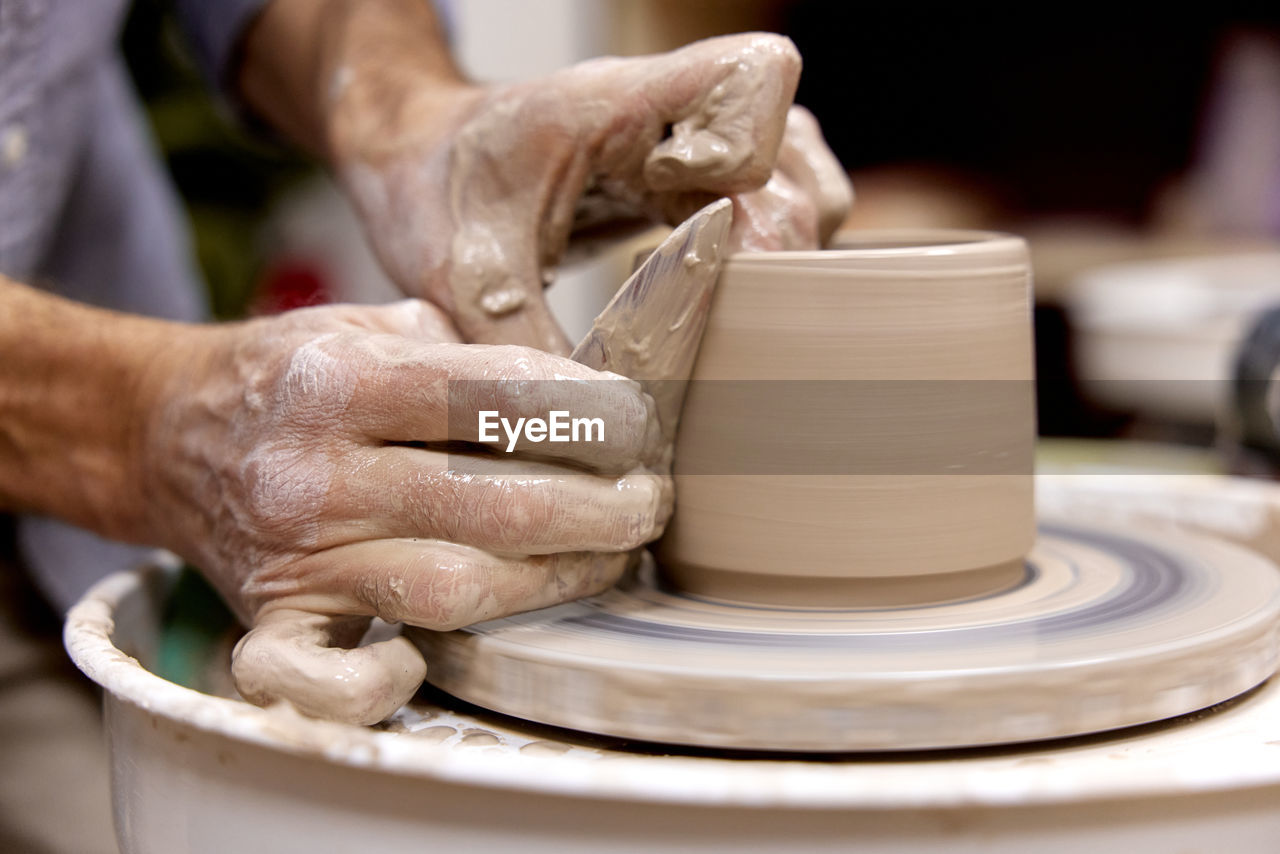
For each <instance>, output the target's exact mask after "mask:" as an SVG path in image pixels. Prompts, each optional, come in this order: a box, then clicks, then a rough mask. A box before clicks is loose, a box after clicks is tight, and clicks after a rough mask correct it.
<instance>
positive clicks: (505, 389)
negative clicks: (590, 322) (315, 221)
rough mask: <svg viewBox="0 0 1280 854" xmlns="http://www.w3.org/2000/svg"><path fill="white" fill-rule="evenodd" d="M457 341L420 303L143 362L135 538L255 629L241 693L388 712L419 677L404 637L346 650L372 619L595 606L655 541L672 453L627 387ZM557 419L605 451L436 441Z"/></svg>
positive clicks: (538, 356)
mask: <svg viewBox="0 0 1280 854" xmlns="http://www.w3.org/2000/svg"><path fill="white" fill-rule="evenodd" d="M456 342H457V335H456V332H455V331H454V330H453V329H452V328H451V326H450V325H449V323H448V321H447V320H446V319H445V318H444V317H443V315H442V314H441V313H440V312H439V311H438V310H436V309H434V308H433V307H432V306H430V305H428V304H426V303H423V302H420V301H416V300H409V301H405V302H401V303H397V304H394V305H391V306H384V307H378V308H366V307H354V306H333V307H326V308H317V309H308V310H303V311H297V312H293V313H291V314H288V315H284V316H281V317H278V318H272V319H262V320H256V321H251V322H248V323H242V324H234V325H226V326H220V327H208V328H199V329H192V330H191V331H190V332H189V333H188V334H186V335H185V336H183V338H182V339H180V340H179V341H178V342H176V343H175V344H174V346H173V352H171V353H170V354H169V358H167V359H165V360H164V363H163V365H157V366H156V367H155V368H154V369H153V375H152V376H150V377H149V378H148V381H147V387H146V399H148V400H150V401H152V402H153V403H152V406H153V408H154V410H155V415H154V416H153V417H152V418H151V419H150V421H149V422H148V424H147V425H146V429H145V431H144V432H143V433H142V436H141V440H140V447H139V449H138V454H137V459H138V460H140V461H141V462H140V465H142V466H143V471H142V475H141V476H140V478H139V480H140V482H141V484H142V491H143V494H144V496H145V499H146V508H147V510H146V512H147V513H148V514H149V518H148V519H147V520H146V524H145V526H144V527H145V528H146V529H147V530H150V531H153V532H163V535H164V537H165V542H164V543H163V545H166V546H168V547H169V548H171V549H173V550H174V551H176V552H178V553H179V554H181V555H182V556H183V557H185V558H187V559H188V560H190V561H191V562H193V563H195V564H196V565H198V566H200V567H202V568H203V570H204V572H205V573H206V575H207V576H208V577H209V578H210V580H211V581H212V582H213V583H214V585H215V586H216V587H217V588H218V590H219V591H220V592H221V593H222V595H223V596H224V597H225V598H226V600H227V601H228V602H229V603H230V604H231V606H232V607H233V608H234V610H235V611H236V612H237V614H238V615H239V617H240V618H241V619H242V620H243V621H244V622H245V624H246V625H249V626H252V627H253V628H252V630H251V631H250V632H249V633H248V634H247V635H246V636H245V638H244V639H243V640H242V641H241V642H240V644H239V646H238V647H237V649H236V654H235V660H234V664H233V673H234V676H235V679H236V684H237V686H238V688H239V690H240V692H241V694H242V695H243V696H244V697H245V698H246V699H248V700H250V701H252V702H255V703H259V704H265V703H268V702H271V701H274V700H278V699H288V700H290V701H291V702H292V703H293V704H294V705H295V706H297V707H298V708H299V709H300V710H302V711H303V712H305V713H308V714H311V715H315V716H320V717H329V718H337V719H342V720H347V721H351V722H355V723H366V724H367V723H373V722H376V721H379V720H382V719H383V718H385V717H386V716H387V715H388V714H390V713H391V712H393V711H394V710H395V709H397V708H399V707H400V706H401V705H402V704H403V703H404V702H405V701H407V700H408V698H409V697H410V696H411V695H412V694H413V692H414V691H415V690H416V689H417V687H418V685H419V684H420V683H421V681H422V678H423V676H424V673H425V669H426V668H425V665H424V663H423V661H422V659H421V657H420V655H419V654H418V652H417V651H416V650H415V649H414V648H413V647H412V645H411V644H410V643H409V642H408V641H407V640H405V639H403V638H396V639H394V640H391V641H387V642H383V643H378V644H373V645H370V646H367V647H363V648H359V649H346V648H343V647H349V646H352V645H353V644H354V643H355V642H356V641H357V640H358V639H359V637H360V636H361V634H362V633H363V632H364V630H365V629H366V628H367V626H368V623H369V618H370V617H372V616H379V617H382V618H384V619H386V620H390V621H404V622H407V623H411V624H413V625H417V626H423V627H426V628H430V629H439V630H446V629H452V628H456V627H459V626H463V625H467V624H470V623H473V622H477V621H481V620H487V619H492V618H496V617H499V616H503V615H507V614H511V613H515V612H518V611H524V610H529V609H533V608H541V607H545V606H549V605H552V604H556V603H558V602H561V601H565V600H568V599H573V598H576V597H580V596H584V595H589V594H592V593H595V592H598V591H601V590H604V589H606V588H607V587H609V586H610V585H612V584H613V583H614V582H615V581H616V580H617V579H618V577H619V576H620V575H621V573H622V572H623V570H624V568H625V565H626V563H627V561H628V555H627V554H626V552H628V551H629V550H631V549H634V548H636V547H637V546H639V545H641V544H643V543H645V542H647V541H649V540H651V539H653V538H655V537H656V536H658V535H659V533H660V532H661V529H662V526H663V525H664V524H665V521H666V518H667V516H668V514H669V512H670V504H671V487H670V483H669V481H668V479H667V478H665V477H659V476H658V475H656V474H652V473H650V472H648V471H647V470H646V469H645V468H644V466H645V465H646V463H648V462H650V461H653V460H656V459H659V458H660V457H661V456H662V453H663V448H661V447H660V446H661V442H662V440H661V438H660V435H659V431H658V428H657V423H656V419H655V418H654V417H653V411H652V407H653V402H652V400H651V399H649V398H648V397H647V396H646V395H644V394H642V393H641V392H640V391H639V388H638V386H637V385H636V384H634V383H633V382H631V381H630V380H626V379H624V378H622V377H619V376H616V375H613V374H605V373H598V372H595V371H592V370H590V369H588V368H585V367H583V366H581V365H579V364H577V363H575V362H571V361H569V360H567V359H563V358H560V357H557V356H553V355H550V354H547V353H542V352H539V351H535V350H531V349H527V348H523V347H491V346H477V345H466V344H460V343H456ZM463 380H471V381H476V382H474V383H465V384H464V383H460V382H459V381H463ZM556 380H559V381H556ZM451 384H452V385H451ZM552 408H554V409H564V410H568V411H569V412H571V413H573V414H575V415H578V414H583V415H588V416H600V417H603V418H604V419H605V420H606V430H605V433H604V439H605V441H602V442H599V443H591V444H585V443H566V444H554V445H553V444H548V443H541V444H532V443H529V442H522V443H521V444H520V445H519V447H518V450H519V451H521V452H523V455H524V458H523V459H519V458H517V456H508V455H507V454H505V453H502V452H497V453H492V454H477V455H474V456H459V451H458V450H457V446H456V444H455V445H450V446H449V447H448V448H444V447H440V445H442V444H443V443H444V442H445V441H453V442H455V443H456V442H457V441H458V440H464V441H466V440H469V441H475V439H476V437H477V419H476V412H477V410H479V409H493V410H498V411H499V412H501V413H502V415H503V416H504V417H508V418H510V419H512V420H513V421H514V419H515V418H516V417H520V416H542V417H545V416H546V413H547V411H548V410H549V409H552ZM437 443H439V444H437ZM503 444H504V445H505V439H504V442H503ZM535 451H536V452H538V453H539V454H540V457H539V458H536V459H531V455H532V453H533V452H535Z"/></svg>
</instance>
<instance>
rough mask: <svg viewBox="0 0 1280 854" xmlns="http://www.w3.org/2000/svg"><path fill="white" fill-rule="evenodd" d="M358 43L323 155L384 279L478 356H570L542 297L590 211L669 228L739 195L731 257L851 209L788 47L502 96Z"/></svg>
mask: <svg viewBox="0 0 1280 854" xmlns="http://www.w3.org/2000/svg"><path fill="white" fill-rule="evenodd" d="M348 41H349V42H350V43H349V44H346V49H345V51H337V52H335V53H336V55H337V56H338V57H339V58H337V59H334V60H333V62H332V72H331V73H332V80H333V83H332V86H331V87H330V88H331V92H332V94H331V96H330V100H329V103H328V104H327V107H326V115H327V119H326V127H327V134H328V152H329V156H330V158H331V160H332V163H333V165H334V168H335V170H336V172H337V173H338V174H339V176H340V177H341V179H342V180H343V182H344V184H345V186H346V187H347V188H348V190H349V193H350V195H351V197H352V198H353V199H354V201H355V204H356V206H357V208H358V209H359V210H360V212H361V214H362V217H363V219H364V222H365V224H366V229H367V231H368V234H369V236H370V238H371V240H372V242H373V244H374V247H375V249H376V250H377V252H378V254H379V256H380V258H381V260H382V261H383V264H384V266H385V267H386V268H387V270H388V271H389V272H390V274H391V276H392V277H393V278H394V279H395V280H396V281H397V282H398V283H399V284H400V285H401V286H402V287H403V288H405V289H406V291H407V292H409V293H410V294H414V295H420V296H424V297H426V298H428V299H430V300H431V301H433V302H434V303H435V304H436V305H438V306H440V307H442V308H443V309H444V310H445V311H447V312H448V313H449V314H450V315H451V317H452V318H453V320H454V321H455V323H456V324H457V327H458V328H459V329H460V330H461V332H462V334H463V335H464V337H465V338H466V339H467V340H471V341H481V342H515V343H522V344H528V345H531V346H536V347H539V348H542V349H544V350H548V351H551V352H560V353H565V352H568V344H567V342H566V341H565V338H564V336H563V334H562V333H561V331H560V330H559V328H558V327H557V326H556V324H555V322H554V320H553V319H552V317H551V315H550V313H549V312H548V309H547V307H546V304H545V303H544V301H543V299H542V288H543V286H544V283H545V282H546V281H547V280H548V277H549V276H550V274H551V271H552V270H553V268H554V266H555V265H556V263H557V261H558V260H559V258H560V257H561V255H562V253H563V251H564V249H565V247H566V244H567V241H568V239H569V236H570V233H571V231H572V230H573V228H574V226H575V217H576V216H580V214H581V213H582V212H583V211H584V210H592V211H595V212H596V214H597V215H598V212H599V211H600V210H601V209H604V210H605V211H608V212H609V213H610V214H613V213H617V214H629V215H631V216H636V215H640V216H645V217H650V218H657V219H665V220H667V221H668V222H671V223H676V222H680V221H681V220H683V219H685V218H686V217H687V216H689V215H690V214H691V213H693V212H694V211H695V210H697V209H698V208H699V207H701V206H702V205H704V204H706V203H707V202H708V201H710V200H711V199H713V198H715V197H718V196H724V195H730V196H732V197H733V198H734V199H735V201H736V202H737V204H738V207H739V222H738V225H737V227H736V228H735V230H734V233H733V235H731V242H732V240H736V241H737V243H738V245H740V246H742V247H747V248H755V249H761V248H816V247H817V246H818V244H819V242H820V241H822V240H825V239H826V237H828V236H829V235H830V234H831V233H832V232H833V231H834V230H835V228H836V226H838V225H839V223H840V222H841V221H842V220H843V219H844V217H845V215H846V214H847V212H848V209H849V205H850V204H851V202H852V188H851V186H850V185H849V182H848V179H847V178H846V177H845V174H844V172H843V170H842V169H841V167H840V165H839V163H838V162H837V161H836V159H835V157H834V156H833V155H832V154H831V152H830V150H829V149H828V148H827V146H826V144H825V142H824V141H823V140H822V136H821V133H820V131H819V129H818V126H817V122H816V121H814V119H813V117H812V116H811V115H810V114H809V113H808V112H807V111H804V110H802V109H799V108H791V106H790V105H791V100H792V97H793V95H794V92H795V87H796V82H797V80H798V77H799V74H800V56H799V53H798V52H797V51H796V49H795V46H794V45H793V44H792V43H791V42H790V41H789V40H788V39H786V38H784V37H782V36H777V35H771V34H760V33H751V34H742V35H736V36H726V37H722V38H717V39H710V40H707V41H703V42H698V43H695V44H692V45H690V46H688V47H685V48H682V49H680V50H677V51H674V52H671V53H668V54H662V55H656V56H649V57H640V58H629V59H617V58H607V59H598V60H591V61H588V62H584V63H581V64H578V65H575V66H572V67H570V68H568V69H566V70H563V71H561V72H557V73H555V74H552V75H550V76H548V77H545V78H542V79H539V80H535V81H532V82H524V83H519V84H513V85H504V86H496V87H492V88H479V87H473V86H469V85H466V84H462V83H460V82H459V83H457V84H456V85H452V86H449V85H442V84H441V83H440V79H439V76H438V73H437V74H436V76H432V75H430V74H428V73H426V72H423V74H421V75H416V74H414V73H413V71H412V69H406V68H405V66H406V65H407V64H409V63H408V62H407V61H406V60H405V59H404V53H403V52H398V51H394V50H382V51H376V50H371V49H366V50H364V51H360V50H359V48H360V46H361V42H360V40H359V39H357V38H352V39H349V40H348ZM365 47H366V48H368V47H369V46H368V45H365ZM435 71H436V72H438V69H436V70H435ZM419 78H421V82H417V83H415V80H418V79H419ZM775 167H776V168H775ZM584 198H585V199H587V203H586V204H584V201H583V200H584Z"/></svg>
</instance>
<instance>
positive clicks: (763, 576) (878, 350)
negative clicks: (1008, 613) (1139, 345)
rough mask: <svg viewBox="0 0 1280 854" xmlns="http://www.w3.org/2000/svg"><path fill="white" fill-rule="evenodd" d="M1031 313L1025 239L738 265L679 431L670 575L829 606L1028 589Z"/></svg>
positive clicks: (859, 247) (964, 238) (862, 235)
mask: <svg viewBox="0 0 1280 854" xmlns="http://www.w3.org/2000/svg"><path fill="white" fill-rule="evenodd" d="M1030 310H1031V279H1030V269H1029V262H1028V256H1027V250H1026V245H1025V243H1024V242H1023V241H1022V240H1021V239H1020V238H1017V237H1012V236H1009V235H1003V234H996V233H991V232H978V231H956V230H924V231H919V230H917V231H893V232H849V233H845V234H843V235H841V236H840V237H839V238H838V242H837V246H836V248H834V249H829V250H824V251H818V252H774V253H756V254H741V255H736V256H734V257H732V258H730V259H729V260H728V261H727V262H726V263H725V265H724V268H723V271H722V272H721V275H720V282H719V285H718V287H717V290H716V294H715V298H714V303H713V306H712V311H711V316H710V320H709V322H708V324H707V329H706V333H705V336H704V338H703V341H702V346H701V349H700V351H699V353H698V360H697V363H696V365H695V368H694V373H693V381H692V382H691V383H690V385H689V388H688V393H687V397H686V399H685V407H684V412H683V415H682V419H681V424H680V433H679V436H678V437H677V442H676V456H675V477H676V495H677V501H676V513H675V516H674V518H673V519H672V521H671V524H670V526H669V527H668V531H667V534H666V536H665V538H664V539H663V541H662V542H661V544H660V548H659V552H658V554H659V560H660V563H661V564H662V565H663V567H664V572H665V574H666V575H667V577H668V578H669V580H670V581H671V582H672V583H674V584H676V585H678V586H679V587H681V588H683V589H685V590H688V591H690V592H695V593H702V594H705V595H710V596H715V597H720V598H730V599H741V600H745V601H756V602H760V601H766V602H775V603H790V604H799V605H814V606H823V605H835V604H841V605H844V604H848V603H849V601H848V600H852V601H853V602H854V603H858V602H861V603H864V604H881V603H889V604H892V603H897V602H899V601H902V600H904V599H905V600H908V601H919V600H921V599H931V598H942V599H947V598H954V597H955V596H962V595H971V594H972V593H973V592H974V591H975V590H980V589H983V588H990V587H993V586H999V585H1000V584H1002V583H1005V582H1006V581H1009V580H1011V579H1012V578H1013V577H1014V576H1015V575H1016V574H1017V573H1019V572H1020V571H1021V569H1020V567H1021V558H1022V557H1023V556H1024V555H1025V554H1026V552H1027V551H1028V549H1029V548H1030V547H1031V544H1032V541H1033V538H1034V535H1035V518H1034V507H1033V500H1032V487H1033V482H1032V481H1033V449H1034V440H1035V388H1034V374H1033V357H1032V338H1031V316H1030ZM920 576H932V578H923V579H920V578H917V577H920ZM904 578H910V579H912V581H911V584H910V586H909V587H904V586H903V584H902V579H904ZM852 582H857V583H852Z"/></svg>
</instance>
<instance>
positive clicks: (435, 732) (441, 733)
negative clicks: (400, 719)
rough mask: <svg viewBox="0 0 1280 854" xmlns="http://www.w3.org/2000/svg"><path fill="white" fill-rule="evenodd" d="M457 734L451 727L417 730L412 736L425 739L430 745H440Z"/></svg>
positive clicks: (431, 727)
mask: <svg viewBox="0 0 1280 854" xmlns="http://www.w3.org/2000/svg"><path fill="white" fill-rule="evenodd" d="M457 734H458V731H457V730H456V729H454V728H453V727H451V726H429V727H427V728H426V729H422V730H418V731H417V732H415V733H414V734H413V735H414V737H415V738H423V739H426V740H427V741H429V742H431V743H432V744H440V743H441V742H443V741H445V740H446V739H448V738H452V737H453V736H455V735H457Z"/></svg>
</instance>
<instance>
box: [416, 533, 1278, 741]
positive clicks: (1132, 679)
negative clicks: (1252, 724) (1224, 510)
mask: <svg viewBox="0 0 1280 854" xmlns="http://www.w3.org/2000/svg"><path fill="white" fill-rule="evenodd" d="M413 636H414V638H415V641H416V642H417V643H418V644H419V645H420V646H422V647H423V648H424V651H425V653H426V654H427V657H428V661H429V662H430V663H431V665H430V672H429V673H428V676H427V679H428V681H430V682H431V683H432V684H434V685H436V686H437V687H439V688H441V689H443V690H445V691H447V692H449V693H451V694H453V695H455V696H457V697H460V698H462V699H464V700H467V701H469V702H472V703H475V704H476V705H479V706H483V707H485V708H489V709H492V710H494V711H498V712H502V713H505V714H508V715H513V716H516V717H520V718H524V719H527V720H532V721H538V722H541V723H547V724H552V725H556V726H561V727H566V728H570V729H577V730H583V731H587V732H595V733H602V734H606V735H611V736H617V737H623V738H634V739H642V740H647V741H655V742H666V743H673V744H684V745H698V746H705V747H722V748H743V749H762V750H802V751H855V750H893V749H916V748H943V747H959V746H970V745H984V744H1000V743H1011V742H1022V741H1033V740H1039V739H1047V738H1056V737H1061V736H1068V735H1076V734H1082V733H1090V732H1098V731H1102V730H1108V729H1114V728H1118V727H1123V726H1129V725H1133V724H1138V723H1145V722H1149V721H1154V720H1160V719H1164V718H1168V717H1172V716H1175V715H1179V714H1184V713H1186V712H1190V711H1194V710H1197V709H1201V708H1204V707H1207V706H1209V705H1212V704H1214V703H1217V702H1220V701H1222V700H1225V699H1227V698H1229V697H1232V696H1235V695H1237V694H1239V693H1242V692H1244V691H1246V690H1248V689H1249V688H1252V687H1254V686H1255V685H1258V684H1259V683H1261V682H1262V681H1264V680H1266V679H1267V678H1268V677H1269V676H1270V675H1271V674H1272V673H1273V672H1274V671H1275V669H1276V665H1277V650H1278V647H1280V571H1277V569H1276V567H1275V566H1274V565H1273V564H1272V563H1270V562H1269V561H1268V560H1266V559H1265V558H1263V557H1261V556H1259V555H1257V554H1255V553H1253V552H1250V551H1248V550H1245V549H1243V548H1240V547H1238V546H1234V545H1231V544H1227V543H1224V542H1219V541H1217V540H1214V539H1211V538H1209V537H1203V536H1199V535H1192V534H1188V533H1183V532H1174V531H1165V530H1151V531H1141V530H1137V529H1131V528H1128V529H1124V530H1120V529H1109V528H1102V527H1093V526H1091V527H1084V526H1080V525H1076V524H1070V525H1068V524H1048V525H1042V526H1041V530H1040V536H1039V539H1038V541H1037V543H1036V546H1035V547H1034V549H1033V550H1032V552H1031V553H1030V555H1029V556H1028V557H1027V559H1026V561H1025V562H1024V565H1023V572H1022V573H1021V577H1020V578H1015V579H1014V580H1013V582H1012V583H1011V584H1010V585H1009V586H1007V587H1005V588H1004V589H1001V590H999V591H996V592H992V593H987V594H984V595H980V596H974V597H970V598H966V599H960V600H953V601H949V602H941V603H934V604H929V605H924V606H909V607H877V608H845V609H832V610H822V609H814V608H788V607H777V606H764V605H745V604H740V603H729V602H722V601H715V600H711V599H706V598H700V597H696V596H692V595H690V594H687V593H682V592H679V591H675V590H669V589H664V588H663V586H662V585H661V584H660V583H659V581H658V580H657V574H656V573H655V571H654V568H653V565H652V562H651V561H646V562H645V564H644V565H643V566H642V567H641V568H640V570H639V571H638V572H637V573H636V574H635V575H634V576H632V577H630V578H629V579H627V580H626V581H625V582H624V583H623V584H622V585H620V586H619V587H617V588H615V589H614V590H611V591H609V592H607V593H605V594H602V595H600V596H596V597H592V598H590V599H586V600H582V601H579V602H573V603H569V604H566V605H561V606H558V607H555V608H550V609H546V610H543V611H538V612H534V613H529V614H523V615H519V616H516V617H510V618H506V619H501V620H493V621H490V622H487V623H482V624H479V625H475V626H471V627H469V628H466V629H462V630H459V631H455V632H449V633H433V632H425V631H415V632H413Z"/></svg>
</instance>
